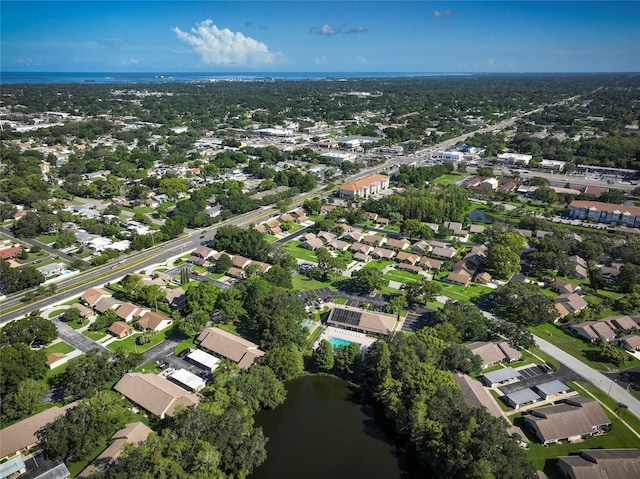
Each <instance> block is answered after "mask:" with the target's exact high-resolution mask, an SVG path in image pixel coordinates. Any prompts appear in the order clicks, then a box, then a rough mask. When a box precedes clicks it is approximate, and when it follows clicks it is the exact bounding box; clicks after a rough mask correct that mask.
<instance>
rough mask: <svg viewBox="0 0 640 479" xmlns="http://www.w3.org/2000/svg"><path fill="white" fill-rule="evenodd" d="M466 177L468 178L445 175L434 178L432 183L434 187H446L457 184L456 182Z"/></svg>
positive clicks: (461, 175)
mask: <svg viewBox="0 0 640 479" xmlns="http://www.w3.org/2000/svg"><path fill="white" fill-rule="evenodd" d="M467 176H469V175H468V174H462V173H461V174H455V173H451V174H446V175H442V176H441V177H439V178H436V179H435V180H433V182H434V183H435V184H436V185H440V186H447V185H452V184H454V183H457V182H458V181H460V180H462V179H464V178H466V177H467Z"/></svg>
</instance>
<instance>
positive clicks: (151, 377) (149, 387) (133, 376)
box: [113, 373, 200, 419]
mask: <svg viewBox="0 0 640 479" xmlns="http://www.w3.org/2000/svg"><path fill="white" fill-rule="evenodd" d="M113 389H115V390H116V391H117V392H119V393H120V394H122V395H123V396H125V397H126V398H127V399H129V400H130V401H131V402H134V403H136V404H137V405H138V406H140V407H141V408H142V409H144V410H146V411H149V412H150V413H151V414H154V415H156V416H158V417H159V418H160V419H164V418H165V417H166V416H169V417H171V416H173V413H174V411H175V409H176V407H178V406H185V407H191V406H195V405H196V404H198V403H199V402H200V398H199V396H197V395H196V394H193V393H190V392H187V391H185V390H184V389H182V388H181V387H180V386H177V385H176V384H173V383H172V382H171V381H168V380H167V379H165V378H164V377H163V376H159V375H156V374H143V373H126V374H125V375H124V376H122V378H121V379H120V381H118V382H117V384H116V385H115V386H114V387H113Z"/></svg>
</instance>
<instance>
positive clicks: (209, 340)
mask: <svg viewBox="0 0 640 479" xmlns="http://www.w3.org/2000/svg"><path fill="white" fill-rule="evenodd" d="M197 341H198V343H199V344H200V347H201V348H202V349H204V350H206V351H209V352H211V353H213V354H215V355H217V356H221V357H223V358H227V359H230V360H231V361H234V362H235V363H237V364H238V366H240V367H241V368H243V369H247V368H249V367H251V366H252V365H253V364H254V363H255V362H256V361H258V359H260V358H261V357H262V356H264V351H262V350H261V349H259V348H258V345H257V344H254V343H252V342H251V341H247V340H246V339H244V338H241V337H239V336H236V335H235V334H231V333H228V332H227V331H223V330H222V329H220V328H205V329H204V331H202V332H201V333H200V336H198V339H197Z"/></svg>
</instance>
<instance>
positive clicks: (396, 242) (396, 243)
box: [387, 238, 411, 250]
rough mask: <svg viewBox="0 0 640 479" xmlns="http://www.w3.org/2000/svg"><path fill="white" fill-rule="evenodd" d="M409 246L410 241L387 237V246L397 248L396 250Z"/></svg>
mask: <svg viewBox="0 0 640 479" xmlns="http://www.w3.org/2000/svg"><path fill="white" fill-rule="evenodd" d="M409 246H411V242H410V241H409V240H408V239H406V238H402V239H393V238H387V248H392V249H398V250H406V249H408V248H409Z"/></svg>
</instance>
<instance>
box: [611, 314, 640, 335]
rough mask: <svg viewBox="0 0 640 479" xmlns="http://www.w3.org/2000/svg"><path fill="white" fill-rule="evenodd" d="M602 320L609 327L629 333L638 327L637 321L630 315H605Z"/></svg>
mask: <svg viewBox="0 0 640 479" xmlns="http://www.w3.org/2000/svg"><path fill="white" fill-rule="evenodd" d="M603 321H606V322H607V324H609V326H611V329H614V330H620V331H624V332H625V333H631V332H633V331H635V330H637V329H638V323H636V322H635V321H634V320H633V318H631V316H626V315H625V316H623V315H619V316H607V317H606V318H604V319H603Z"/></svg>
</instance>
